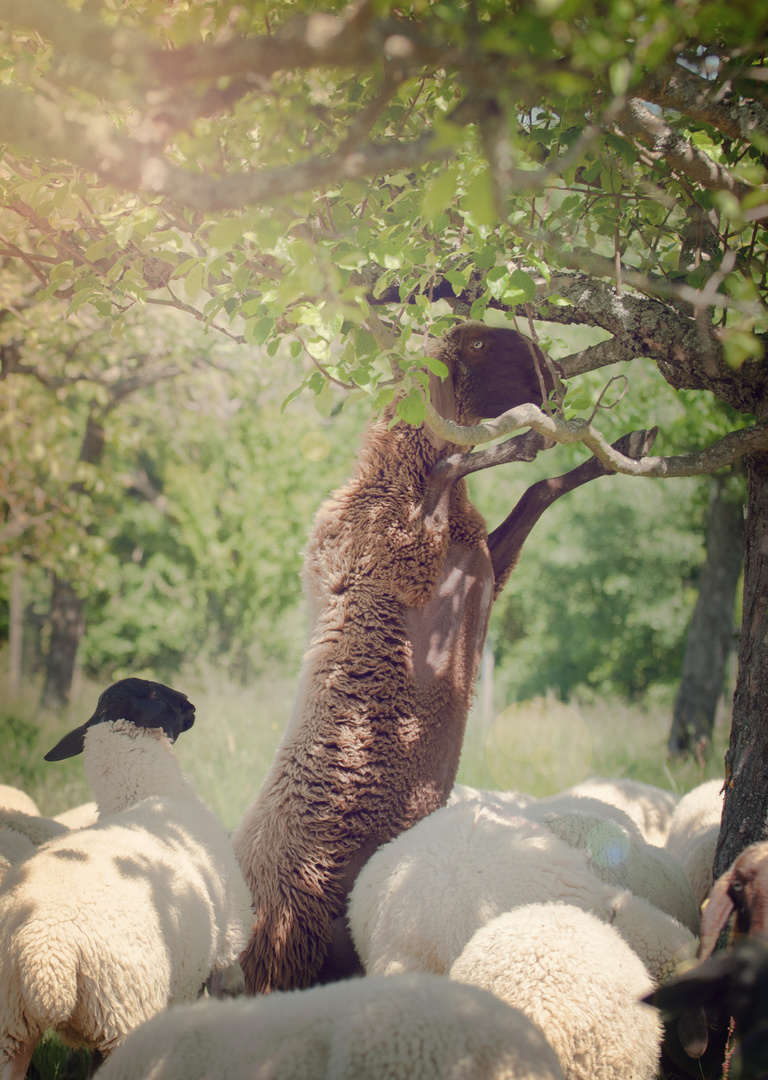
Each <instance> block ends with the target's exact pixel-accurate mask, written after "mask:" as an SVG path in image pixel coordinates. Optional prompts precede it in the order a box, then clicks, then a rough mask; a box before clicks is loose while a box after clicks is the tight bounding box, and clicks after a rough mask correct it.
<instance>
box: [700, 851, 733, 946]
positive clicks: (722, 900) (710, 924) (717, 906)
mask: <svg viewBox="0 0 768 1080" xmlns="http://www.w3.org/2000/svg"><path fill="white" fill-rule="evenodd" d="M732 878H733V867H731V869H730V870H729V871H727V873H725V874H723V875H722V877H719V878H718V879H717V881H716V882H715V884H714V885H713V886H712V892H711V893H710V894H709V900H707V902H706V905H705V907H704V910H703V912H702V914H701V934H700V944H699V953H698V956H699V959H700V960H704V959H706V957H708V956H709V955H710V954H711V953H712V951H713V949H714V947H715V945H716V944H717V939H718V937H719V935H720V932H721V930H723V929H724V928H725V926H726V925H727V923H728V920H729V919H730V917H731V915H732V914H733V901H732V900H731V898H730V896H729V894H728V890H729V889H730V887H731V880H732Z"/></svg>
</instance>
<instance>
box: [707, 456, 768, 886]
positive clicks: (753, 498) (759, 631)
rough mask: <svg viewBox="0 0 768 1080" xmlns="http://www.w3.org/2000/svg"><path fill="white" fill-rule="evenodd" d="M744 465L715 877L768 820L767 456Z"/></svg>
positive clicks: (759, 834)
mask: <svg viewBox="0 0 768 1080" xmlns="http://www.w3.org/2000/svg"><path fill="white" fill-rule="evenodd" d="M744 464H745V465H746V468H747V478H748V494H747V514H746V518H745V521H744V614H743V618H742V624H741V626H742V629H741V639H740V642H739V672H738V676H737V680H736V693H735V695H734V700H733V724H732V726H731V741H730V745H729V747H728V751H727V753H726V755H725V801H724V804H723V821H722V825H721V828H720V836H719V838H718V842H717V852H716V854H715V866H714V870H715V877H719V875H720V874H722V873H724V871H725V870H727V869H728V867H729V866H730V865H731V863H732V862H733V860H734V859H735V858H736V857H737V856H738V855H739V854H740V853H741V852H742V851H743V850H744V848H745V847H747V845H748V844H751V843H753V842H754V841H755V840H762V839H763V835H764V832H765V824H766V815H767V814H768V454H765V453H763V454H750V455H748V456H747V457H745V459H744Z"/></svg>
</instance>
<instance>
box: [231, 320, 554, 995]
mask: <svg viewBox="0 0 768 1080" xmlns="http://www.w3.org/2000/svg"><path fill="white" fill-rule="evenodd" d="M535 352H537V350H535V346H534V345H533V343H532V342H529V341H528V340H527V339H526V338H523V337H522V336H521V335H519V334H517V333H516V332H515V331H513V330H511V329H495V328H490V327H487V326H484V325H483V324H482V323H476V322H466V323H463V324H461V325H459V326H457V327H455V328H453V329H452V330H451V331H450V332H449V333H448V334H446V335H445V337H444V338H442V339H440V341H439V343H438V347H437V349H436V351H435V353H434V355H436V356H438V357H439V359H441V360H442V361H444V362H445V364H446V365H447V366H448V369H449V375H448V377H447V378H446V379H445V380H444V381H442V382H440V380H436V379H433V380H432V381H433V390H432V400H433V402H434V404H435V406H436V408H437V409H438V411H439V412H440V413H441V415H442V416H444V417H446V418H447V419H452V420H456V421H457V422H459V423H463V424H471V423H475V422H477V421H478V420H480V419H484V418H490V417H495V416H498V415H500V414H501V413H502V412H505V411H506V410H507V409H510V408H512V407H514V406H516V405H519V404H522V403H524V402H533V403H535V404H539V403H540V402H541V397H542V394H541V389H540V387H541V382H540V379H539V376H538V374H537V372H536V367H535V363H534V353H535ZM539 355H540V354H539ZM541 368H542V377H543V379H544V382H545V385H546V386H547V389H549V387H550V383H549V375H548V373H547V372H546V367H545V365H544V364H542V365H541ZM391 419H392V414H391V413H390V414H387V415H385V416H384V417H383V418H382V419H381V420H379V421H378V422H376V423H374V424H372V425H371V426H370V428H369V429H368V432H367V435H366V438H365V440H364V444H363V447H362V450H361V453H360V457H359V465H358V467H357V471H356V472H355V474H354V476H353V477H352V478H351V479H350V481H349V482H348V483H347V485H346V486H345V487H343V488H341V489H340V490H339V491H337V492H335V493H334V494H333V495H332V496H331V497H330V499H329V500H328V501H327V502H326V503H325V504H324V505H323V506H322V507H321V508H320V510H319V512H318V514H317V517H316V520H315V527H314V531H313V533H312V536H311V538H310V541H309V545H308V548H307V551H306V558H305V568H304V583H305V589H306V592H307V594H308V597H309V602H310V614H311V619H312V624H313V629H312V632H311V638H310V643H309V646H308V649H307V651H306V654H305V657H304V665H303V670H302V675H301V679H300V685H299V692H298V698H297V702H296V706H295V709H294V713H293V716H292V718H291V720H290V722H289V724H288V727H287V730H286V732H285V735H284V737H283V740H282V743H281V745H280V747H279V748H278V750H277V754H276V756H275V759H274V761H273V763H272V765H271V768H270V770H269V773H268V775H267V777H266V780H265V781H264V784H263V786H262V788H261V790H260V791H259V793H258V794H257V796H256V798H255V800H254V802H253V803H252V805H251V806H250V807H249V809H248V810H247V811H246V813H245V815H244V817H243V819H242V821H241V822H240V824H239V825H238V827H237V829H236V831H235V834H234V836H233V844H234V846H235V851H236V854H237V857H238V860H239V862H240V865H241V867H242V870H243V872H244V874H245V878H246V880H247V882H248V884H249V885H250V888H251V891H252V894H253V900H254V910H255V922H254V925H253V929H252V933H251V938H250V941H249V943H248V945H247V947H246V949H245V952H244V953H243V955H242V956H241V963H242V965H243V969H244V973H245V979H246V990H247V992H249V993H259V992H269V991H271V990H282V989H290V988H294V987H306V986H310V985H311V984H312V983H314V982H316V981H317V980H318V978H321V979H322V978H324V977H326V976H327V975H328V972H329V969H328V967H327V965H326V969H325V970H323V971H322V972H321V969H322V968H323V964H324V961H325V960H326V954H328V952H329V949H331V955H332V956H333V957H334V959H333V964H334V965H336V966H335V968H333V966H332V971H333V974H334V975H336V976H338V975H339V974H343V973H344V965H343V962H342V960H341V958H340V956H339V955H334V953H338V951H339V950H338V948H337V946H338V943H339V931H341V930H342V928H343V920H342V918H341V917H342V916H343V914H344V909H345V901H346V895H347V893H348V891H349V889H350V888H351V886H352V883H353V882H354V878H355V876H356V874H357V872H358V870H359V869H360V867H361V866H362V865H363V863H364V862H365V861H366V860H367V859H368V857H369V856H370V855H371V854H372V853H373V852H374V851H375V850H376V848H378V847H379V846H380V845H381V844H383V843H385V842H386V841H388V840H390V839H391V838H392V837H394V836H396V835H397V834H398V833H400V832H402V831H403V830H404V829H408V828H410V826H412V825H414V824H415V823H416V822H417V821H419V820H420V819H421V818H423V817H424V816H425V815H427V814H429V813H431V812H432V811H433V810H435V809H437V807H439V806H443V805H444V804H445V802H446V799H447V797H448V794H449V792H450V790H451V788H452V786H453V783H454V780H455V777H456V771H457V768H458V763H459V754H460V751H461V744H462V739H463V735H464V727H465V722H466V717H467V713H468V710H469V704H470V700H471V697H472V693H473V688H474V683H475V675H476V672H477V669H478V664H479V660H480V656H481V653H482V649H483V644H484V641H485V636H486V632H487V628H488V618H489V614H490V609H491V604H492V601H493V598H494V593H495V591H496V586H497V582H496V581H495V578H494V570H493V565H492V562H491V556H490V554H489V549H488V543H487V532H486V526H485V521H484V519H483V518H482V516H481V515H480V514H479V512H478V511H477V510H476V509H475V507H474V506H473V505H472V503H471V502H470V501H469V498H468V496H467V491H466V486H465V482H464V480H463V479H456V478H455V477H454V476H452V475H451V474H450V472H448V473H445V474H443V475H439V474H435V475H434V476H432V477H431V478H430V473H431V472H432V470H433V469H434V467H435V466H436V465H437V464H438V462H439V461H441V460H442V459H443V458H445V457H446V456H448V455H449V454H452V453H455V452H456V450H457V449H458V448H457V447H455V446H453V445H450V444H445V443H442V441H441V440H439V439H436V438H435V437H434V436H432V435H431V434H428V433H427V432H426V431H425V430H423V429H422V430H419V429H415V428H413V427H410V426H409V425H407V424H404V423H396V424H395V425H394V426H393V427H392V429H391V430H389V424H390V421H391ZM531 456H533V455H531ZM334 920H336V925H335V926H334ZM334 935H336V941H335V942H334ZM332 945H333V948H331V946H332Z"/></svg>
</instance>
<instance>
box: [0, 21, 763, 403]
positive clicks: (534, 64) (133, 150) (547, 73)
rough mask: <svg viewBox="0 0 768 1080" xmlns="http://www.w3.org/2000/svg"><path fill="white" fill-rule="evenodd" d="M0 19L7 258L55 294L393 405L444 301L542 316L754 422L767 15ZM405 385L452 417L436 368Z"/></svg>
mask: <svg viewBox="0 0 768 1080" xmlns="http://www.w3.org/2000/svg"><path fill="white" fill-rule="evenodd" d="M0 14H3V15H4V16H5V18H6V20H7V23H6V26H7V29H6V33H5V42H4V50H3V51H4V54H5V67H4V70H3V73H2V79H3V82H2V85H0V104H2V105H3V109H2V117H3V119H2V121H1V122H0V138H2V139H3V140H4V141H5V143H6V144H7V147H8V149H7V152H6V154H5V157H4V168H3V173H2V185H3V196H4V204H5V206H6V208H7V213H6V214H5V215H4V247H3V251H4V253H5V254H6V256H8V257H11V258H15V259H17V260H19V261H21V262H23V263H24V264H25V265H26V266H27V268H28V269H29V270H30V271H31V273H32V279H31V291H33V292H34V295H35V298H36V299H37V298H39V297H40V296H41V295H43V296H48V297H56V298H59V299H63V300H65V301H67V304H68V312H69V313H70V314H71V313H74V312H77V311H78V310H80V309H81V308H83V307H84V306H86V305H87V306H90V307H94V308H95V309H96V310H97V311H98V312H99V313H100V314H102V315H104V316H112V317H115V318H117V319H118V320H119V319H120V318H122V317H124V316H125V314H126V313H127V312H129V311H131V310H133V309H134V308H135V307H136V306H137V305H144V304H161V305H172V306H175V307H178V308H180V309H183V310H187V311H190V312H191V313H192V314H194V316H195V317H196V318H199V319H200V320H202V321H203V322H204V323H205V324H206V325H209V326H213V327H216V328H218V329H220V330H221V332H222V333H224V334H226V335H229V336H232V337H234V339H235V340H238V341H241V342H248V343H255V344H257V345H259V346H263V347H264V348H265V349H266V351H267V352H268V353H270V354H274V353H275V352H276V350H277V349H278V348H279V344H280V341H281V340H282V339H283V338H288V339H289V341H290V345H291V348H292V349H293V350H294V352H295V353H296V354H302V355H305V356H306V357H307V362H308V370H309V374H308V375H307V376H306V379H305V382H306V383H307V384H308V385H309V386H310V387H311V389H312V390H314V391H315V392H316V393H317V394H324V393H327V389H326V385H327V384H326V379H327V378H329V377H330V379H331V380H335V381H338V382H339V383H341V384H342V385H344V386H347V387H359V388H362V389H363V390H364V391H366V392H368V393H372V394H373V395H374V399H373V403H374V405H378V404H380V403H381V400H382V395H391V394H392V393H393V392H394V390H393V387H392V385H391V382H392V378H393V374H394V377H395V378H396V379H398V380H399V379H401V378H402V375H403V371H402V368H403V367H405V368H406V369H407V370H409V369H411V368H413V367H416V366H417V365H416V361H415V359H414V358H413V357H411V360H410V362H409V352H408V350H409V345H410V346H411V347H412V349H413V351H414V352H415V353H416V355H417V356H418V358H419V362H420V363H423V359H422V358H421V357H420V356H419V353H420V348H419V346H420V345H421V342H422V333H423V332H424V330H425V327H426V326H428V325H429V326H431V327H432V328H433V329H438V330H439V328H440V325H441V321H440V318H439V316H440V315H441V314H442V315H443V316H444V317H447V316H448V315H450V312H451V310H453V311H460V312H461V313H462V314H466V313H471V314H473V315H474V316H482V314H483V312H484V311H485V310H486V309H487V307H489V306H500V307H503V308H505V309H507V310H511V311H513V312H514V311H518V312H519V313H521V314H522V313H523V312H524V311H525V310H526V309H525V305H526V304H528V305H529V307H528V310H529V311H530V312H532V313H534V314H541V313H542V311H546V313H547V314H548V315H549V317H550V318H556V319H558V320H559V321H562V322H565V323H587V324H590V325H598V326H601V327H602V328H603V329H605V330H607V331H608V332H609V333H610V334H611V335H612V336H611V339H610V341H609V342H608V343H607V344H605V343H604V344H603V345H598V346H596V347H595V348H594V349H591V350H588V351H587V354H586V355H582V356H579V357H570V358H566V362H565V363H564V369H565V370H566V372H571V373H573V372H575V371H579V370H585V369H587V368H589V367H594V366H596V365H598V364H600V363H604V362H606V361H607V360H609V359H610V360H626V359H631V358H634V357H635V356H636V355H637V354H638V353H641V354H645V355H650V356H652V357H654V359H656V360H657V361H658V362H659V363H660V366H661V368H662V371H663V373H664V375H665V376H666V377H667V378H668V380H669V381H670V382H671V383H672V385H675V386H684V387H691V388H696V389H701V388H706V389H710V390H712V391H713V392H714V393H716V394H717V395H718V396H719V397H720V398H722V399H723V400H725V401H727V402H728V403H729V404H731V405H732V406H733V407H735V408H736V409H739V410H740V411H742V412H746V413H752V412H754V411H755V409H754V406H755V399H756V396H757V395H759V394H762V393H763V392H764V390H765V373H764V367H763V365H762V364H761V363H760V361H759V357H760V356H761V355H762V344H761V341H760V339H759V336H755V331H758V333H759V332H762V330H763V321H762V320H763V316H762V305H761V302H760V299H761V295H762V291H763V290H764V287H765V280H766V267H765V259H764V250H763V245H762V237H763V229H762V218H763V211H762V207H763V201H764V191H765V187H764V180H765V172H764V165H763V156H762V155H763V153H764V151H765V149H766V144H765V140H766V138H768V124H767V123H766V115H767V114H766V112H765V107H764V104H763V101H762V93H763V91H762V86H763V83H762V82H761V78H760V73H761V71H762V68H761V66H760V65H761V63H762V60H761V56H762V53H761V49H762V43H761V41H760V39H759V35H758V36H757V38H756V36H755V22H756V17H757V16H758V14H759V12H758V8H757V7H754V6H753V5H752V4H749V3H745V4H741V5H730V6H726V5H722V4H715V3H693V2H691V3H686V4H682V5H676V6H674V7H670V5H668V4H666V3H662V2H661V0H644V2H632V0H630V2H628V3H626V4H622V5H610V6H609V7H608V8H605V7H604V6H603V5H601V4H599V3H597V4H593V3H590V2H583V0H563V2H562V3H559V4H558V3H553V2H551V0H547V2H544V0H540V2H539V3H535V2H527V3H521V4H514V5H509V4H506V3H503V4H502V3H495V2H492V0H486V2H484V3H482V4H479V5H469V4H466V3H464V2H462V0H443V2H440V3H425V2H420V3H417V4H415V5H414V6H413V7H412V8H411V9H402V8H399V7H396V6H390V5H388V4H387V3H385V2H382V0H379V2H369V3H359V4H356V5H353V6H351V7H337V6H334V5H329V7H328V8H327V9H325V10H323V11H316V10H314V9H313V8H312V7H309V8H308V9H306V10H304V11H302V10H301V8H300V7H297V6H294V5H288V4H280V5H274V6H269V7H267V6H266V5H262V4H253V5H234V4H232V5H230V4H220V3H216V4H213V3H195V4H190V5H178V6H177V7H174V8H172V9H168V8H167V6H166V5H160V6H156V5H152V4H144V3H132V4H127V5H126V4H120V5H112V4H109V3H105V4H103V5H101V6H100V7H98V8H93V7H91V6H90V5H86V6H85V7H84V8H82V9H81V10H79V11H78V10H75V9H74V8H71V7H66V6H65V5H63V4H62V3H60V2H58V0H35V2H34V3H29V4H25V5H19V4H16V3H11V2H8V3H5V4H2V5H0ZM758 21H759V20H758ZM587 275H588V276H587ZM441 299H442V300H443V301H444V302H445V303H444V304H443V305H442V306H441V307H440V308H439V309H438V310H437V311H436V310H435V302H436V300H441ZM377 309H379V310H382V311H385V312H386V316H387V326H386V327H382V326H381V322H380V320H379V319H378V318H377V317H376V310H377ZM382 341H385V342H386V343H387V344H389V345H390V346H391V349H392V353H391V354H390V355H389V356H387V353H386V351H385V353H384V356H382V350H381V348H380V346H381V343H382ZM672 342H674V343H675V348H674V349H673V348H672ZM386 360H389V363H386V362H385V361H386ZM387 384H389V385H387ZM405 390H406V395H405V397H404V398H403V404H402V411H403V413H404V414H405V415H407V416H408V417H409V418H410V419H419V418H420V417H423V404H422V400H421V394H420V393H419V383H418V372H416V374H415V376H413V377H411V378H410V380H406V385H405Z"/></svg>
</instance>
